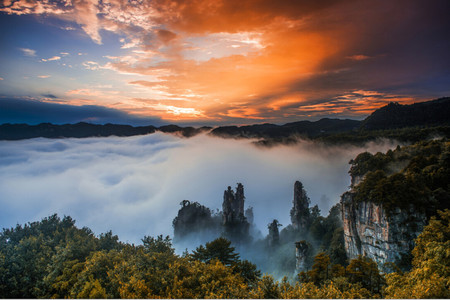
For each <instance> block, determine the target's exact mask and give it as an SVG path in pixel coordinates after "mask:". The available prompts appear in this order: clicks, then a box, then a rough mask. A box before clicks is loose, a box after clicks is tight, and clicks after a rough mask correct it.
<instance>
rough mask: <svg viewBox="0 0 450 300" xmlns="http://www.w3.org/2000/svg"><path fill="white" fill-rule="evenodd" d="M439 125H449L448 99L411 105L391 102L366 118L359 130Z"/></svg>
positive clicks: (449, 98) (449, 99) (449, 110)
mask: <svg viewBox="0 0 450 300" xmlns="http://www.w3.org/2000/svg"><path fill="white" fill-rule="evenodd" d="M441 125H450V97H446V98H440V99H437V100H432V101H427V102H420V103H414V104H411V105H401V104H398V103H395V102H391V103H389V104H388V105H386V106H384V107H382V108H380V109H377V110H376V111H374V112H373V113H372V114H371V115H370V116H368V117H367V118H366V119H365V120H364V121H363V122H362V124H361V129H365V130H379V129H382V130H384V129H395V128H404V127H416V126H441Z"/></svg>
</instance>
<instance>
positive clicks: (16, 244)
mask: <svg viewBox="0 0 450 300" xmlns="http://www.w3.org/2000/svg"><path fill="white" fill-rule="evenodd" d="M332 210H333V209H332ZM334 215H335V213H334V212H331V211H330V215H329V216H328V217H327V218H323V220H322V221H323V222H322V223H323V224H326V223H327V221H326V220H327V219H328V220H329V221H330V220H331V219H332V217H331V216H334ZM74 224H75V222H74V221H73V220H72V219H70V218H69V217H65V218H64V219H63V220H61V219H59V218H58V217H57V216H56V215H54V216H51V217H49V218H45V219H44V220H42V221H41V222H34V223H29V224H26V225H24V226H20V225H17V226H16V228H12V229H4V230H3V232H2V233H1V234H0V294H1V295H2V297H5V298H13V297H16V298H21V297H28V298H258V299H259V298H349V299H350V298H380V297H381V296H385V297H387V298H449V297H450V293H449V287H450V279H449V278H450V251H449V249H450V211H449V210H444V211H440V212H439V218H437V217H433V218H431V220H430V223H429V225H428V226H426V227H425V230H424V231H423V233H422V234H421V235H420V236H419V237H418V238H417V240H416V247H415V249H414V250H413V257H414V258H413V269H412V270H411V271H410V272H408V273H404V274H403V273H401V272H396V273H391V274H388V275H386V283H385V279H384V275H383V274H380V272H379V271H378V268H377V265H376V264H375V263H374V262H373V261H371V260H370V259H367V258H365V257H358V258H356V259H354V260H352V261H350V263H349V264H348V265H347V267H344V266H342V265H341V264H337V263H335V262H333V260H332V259H331V257H330V256H329V254H328V253H327V252H320V253H319V254H318V255H316V256H315V258H314V263H313V264H312V267H311V270H309V271H308V272H303V273H302V274H300V279H301V282H296V283H291V282H289V280H288V279H287V278H283V280H281V282H279V281H276V280H274V278H273V277H272V276H269V275H264V276H262V277H261V272H260V271H259V270H258V269H257V268H256V266H255V265H254V264H253V263H251V262H249V261H247V260H239V256H238V254H237V253H236V252H235V249H234V247H231V243H230V241H228V240H226V239H223V238H220V239H217V240H215V241H212V242H210V243H207V244H206V245H205V246H200V247H199V248H197V250H196V251H194V253H193V254H188V255H184V256H183V257H180V256H177V255H175V254H174V249H173V248H172V246H171V240H170V238H169V237H165V238H163V236H158V237H156V238H154V237H144V239H143V245H140V246H135V245H130V244H122V243H120V242H118V240H117V239H116V238H115V236H113V235H112V233H105V234H104V235H100V237H95V236H94V235H93V233H92V232H91V231H90V230H89V229H87V228H83V229H78V228H76V227H75V225H74ZM340 234H341V231H340V229H339V228H337V229H336V230H335V231H334V234H333V235H332V236H333V238H332V239H331V240H332V241H331V243H330V244H331V245H332V244H333V242H335V241H334V240H335V239H338V236H340ZM339 238H340V237H339ZM200 249H201V250H200ZM291 250H292V248H291Z"/></svg>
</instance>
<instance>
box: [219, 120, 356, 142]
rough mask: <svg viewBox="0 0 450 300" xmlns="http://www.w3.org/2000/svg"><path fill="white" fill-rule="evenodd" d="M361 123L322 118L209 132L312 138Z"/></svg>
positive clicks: (231, 134)
mask: <svg viewBox="0 0 450 300" xmlns="http://www.w3.org/2000/svg"><path fill="white" fill-rule="evenodd" d="M360 124H361V121H356V120H349V119H346V120H340V119H329V118H324V119H321V120H319V121H316V122H311V121H299V122H293V123H287V124H284V125H275V124H269V123H265V124H258V125H248V126H240V127H237V126H222V127H217V128H215V129H213V130H212V131H211V134H212V135H215V136H220V137H237V138H255V137H256V138H258V137H264V138H286V137H289V136H292V135H301V136H306V137H309V138H314V137H317V136H319V135H324V134H333V133H342V132H348V131H352V130H356V129H357V128H358V127H359V126H360Z"/></svg>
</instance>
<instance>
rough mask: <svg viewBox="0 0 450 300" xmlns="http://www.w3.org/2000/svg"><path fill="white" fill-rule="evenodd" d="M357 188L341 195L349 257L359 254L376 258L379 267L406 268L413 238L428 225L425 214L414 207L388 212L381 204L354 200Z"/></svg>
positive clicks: (346, 246)
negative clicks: (393, 266) (390, 265)
mask: <svg viewBox="0 0 450 300" xmlns="http://www.w3.org/2000/svg"><path fill="white" fill-rule="evenodd" d="M354 195H355V194H354V191H352V190H351V191H349V192H346V193H344V194H343V195H342V198H341V209H342V220H343V227H344V240H345V249H346V251H347V256H348V258H349V259H353V258H356V257H357V256H358V255H363V256H367V257H369V258H371V259H373V260H374V261H375V262H376V263H377V264H378V266H379V267H380V268H383V267H384V264H385V263H387V262H393V263H396V264H397V265H398V266H400V267H403V268H405V267H407V265H408V262H407V261H408V259H407V257H408V256H409V255H410V252H411V250H412V249H413V248H414V240H415V239H416V238H417V236H418V235H419V234H420V233H421V232H422V230H423V227H424V226H425V224H426V220H427V218H426V216H425V214H424V213H421V212H418V211H416V210H415V209H414V207H413V206H411V207H410V208H409V209H400V208H396V209H394V210H393V211H390V212H389V214H387V212H386V210H385V209H384V208H383V206H382V205H381V204H376V203H373V202H371V201H365V202H359V203H357V202H356V201H354Z"/></svg>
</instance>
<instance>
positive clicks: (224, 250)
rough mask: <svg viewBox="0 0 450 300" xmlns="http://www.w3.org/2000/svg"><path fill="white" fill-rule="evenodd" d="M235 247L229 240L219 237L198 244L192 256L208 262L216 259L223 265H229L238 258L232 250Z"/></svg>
mask: <svg viewBox="0 0 450 300" xmlns="http://www.w3.org/2000/svg"><path fill="white" fill-rule="evenodd" d="M234 250H235V248H234V247H231V241H229V240H227V239H226V238H223V237H220V238H217V239H215V240H214V241H211V242H209V243H206V246H203V245H201V246H199V247H198V248H197V249H196V250H195V251H194V252H193V253H192V257H193V258H194V259H196V260H199V261H202V262H206V263H208V262H210V261H212V260H213V259H217V260H219V261H220V262H222V263H223V264H225V265H228V266H229V265H231V264H234V263H236V262H238V260H239V254H237V253H235V252H234Z"/></svg>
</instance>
